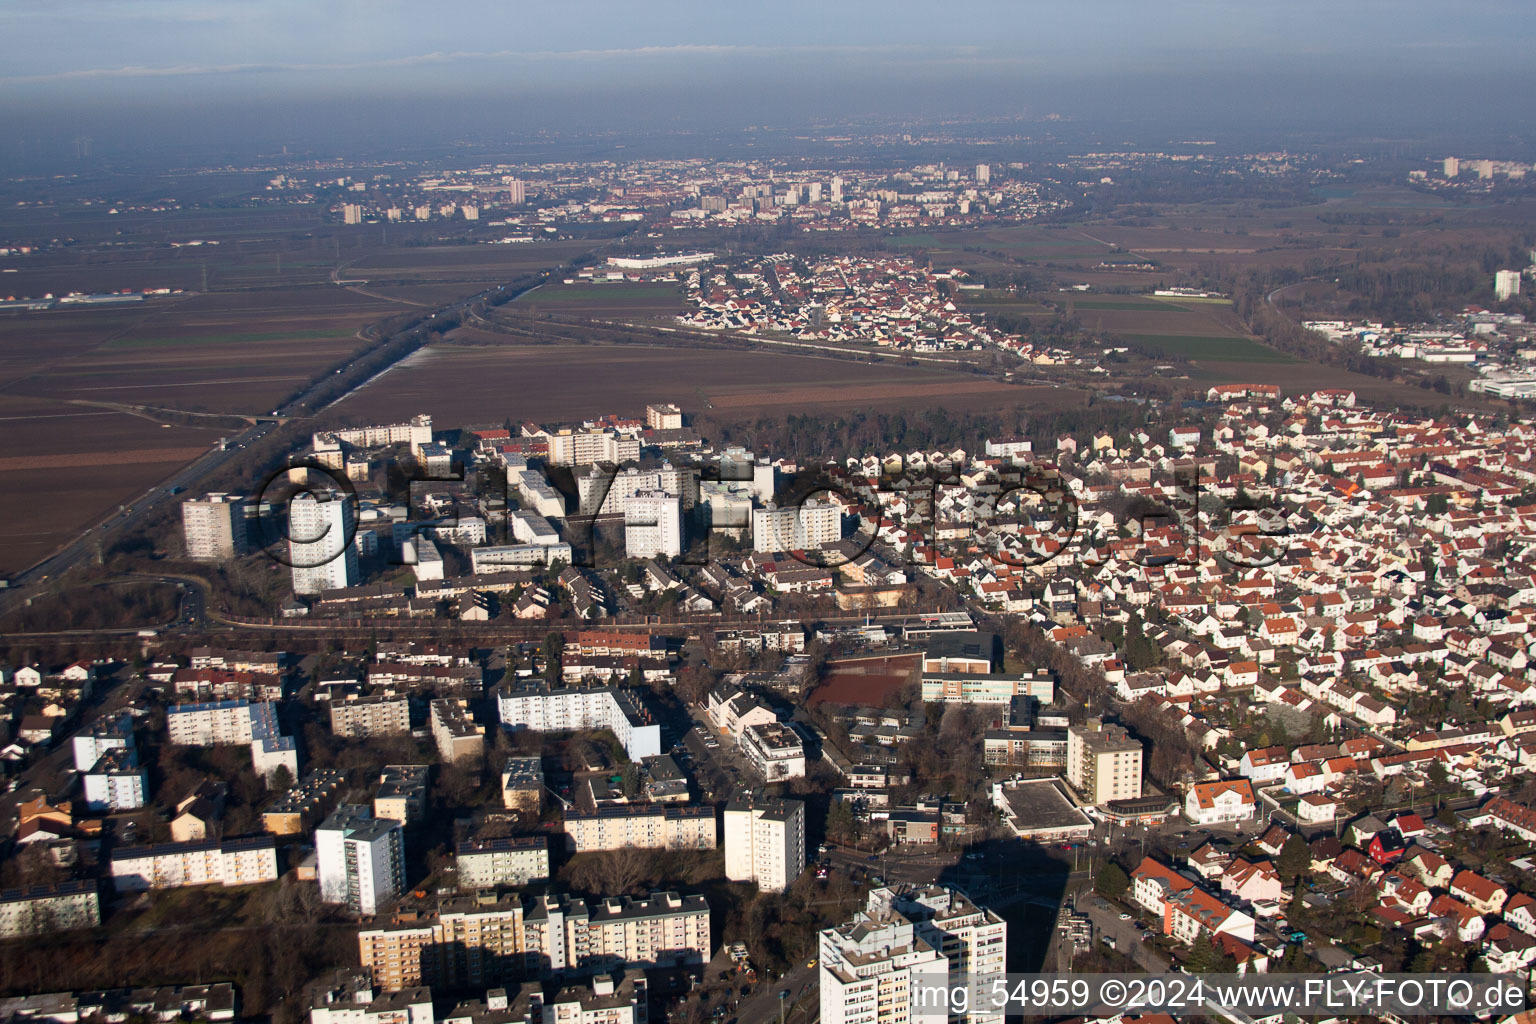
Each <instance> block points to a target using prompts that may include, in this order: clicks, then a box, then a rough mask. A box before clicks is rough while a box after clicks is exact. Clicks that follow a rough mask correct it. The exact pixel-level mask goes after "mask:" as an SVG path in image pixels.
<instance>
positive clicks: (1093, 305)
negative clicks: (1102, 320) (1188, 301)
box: [1067, 299, 1189, 313]
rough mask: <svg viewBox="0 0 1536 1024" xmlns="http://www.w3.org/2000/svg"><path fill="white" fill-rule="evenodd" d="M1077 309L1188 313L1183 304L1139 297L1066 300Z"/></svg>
mask: <svg viewBox="0 0 1536 1024" xmlns="http://www.w3.org/2000/svg"><path fill="white" fill-rule="evenodd" d="M1067 301H1069V302H1071V303H1072V305H1074V306H1076V307H1077V308H1078V309H1129V310H1146V311H1149V312H1155V313H1168V312H1176V313H1188V312H1189V310H1187V309H1185V308H1184V307H1183V306H1175V305H1174V304H1173V303H1171V302H1146V301H1143V300H1140V299H1127V300H1126V301H1125V302H1116V301H1114V300H1113V299H1089V300H1088V301H1086V302H1084V301H1081V300H1076V299H1069V300H1067Z"/></svg>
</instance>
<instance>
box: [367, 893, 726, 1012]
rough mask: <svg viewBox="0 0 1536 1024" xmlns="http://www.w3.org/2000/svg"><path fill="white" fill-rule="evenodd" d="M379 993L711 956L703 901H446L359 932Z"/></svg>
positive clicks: (659, 897)
mask: <svg viewBox="0 0 1536 1024" xmlns="http://www.w3.org/2000/svg"><path fill="white" fill-rule="evenodd" d="M358 951H359V956H360V960H361V963H362V966H364V967H366V968H368V969H369V970H371V971H372V972H373V976H374V978H375V979H376V980H377V983H378V985H379V987H380V988H381V989H383V990H385V991H399V990H402V989H407V988H410V987H412V986H416V985H436V986H442V987H445V988H483V987H485V986H487V985H494V984H499V983H502V982H507V981H518V980H522V979H525V978H528V977H537V976H540V975H545V976H547V975H552V974H560V973H564V972H583V973H585V972H602V971H611V970H615V969H621V968H651V967H673V966H692V965H701V964H704V963H706V962H707V961H708V960H709V958H710V956H711V954H712V953H713V951H714V950H713V945H712V943H711V933H710V923H709V904H708V903H707V902H706V901H705V899H704V897H702V896H684V895H681V894H679V893H676V892H657V893H652V894H651V895H650V896H648V897H645V898H638V899H637V898H634V897H630V896H621V897H619V896H616V897H608V898H605V899H600V900H594V901H590V902H589V901H586V900H581V899H576V898H573V897H570V896H566V895H561V894H552V895H546V896H538V897H535V898H534V899H532V900H531V901H530V902H529V903H528V904H527V905H524V904H523V903H522V902H521V901H520V900H518V899H516V898H514V897H504V898H502V899H500V900H486V899H482V898H475V897H467V896H462V897H451V898H447V899H441V900H439V901H438V904H437V907H436V909H434V910H429V911H427V912H425V913H420V912H411V913H405V914H397V915H395V917H394V918H393V919H392V920H388V921H380V922H375V923H374V924H372V925H371V926H367V925H365V926H364V928H363V929H362V931H360V932H359V933H358Z"/></svg>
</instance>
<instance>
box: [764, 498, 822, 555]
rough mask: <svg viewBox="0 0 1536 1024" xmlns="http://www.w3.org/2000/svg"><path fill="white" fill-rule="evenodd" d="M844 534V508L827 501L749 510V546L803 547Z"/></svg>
mask: <svg viewBox="0 0 1536 1024" xmlns="http://www.w3.org/2000/svg"><path fill="white" fill-rule="evenodd" d="M842 538H843V510H842V508H840V507H839V506H837V505H834V504H832V503H831V502H827V501H807V502H805V503H804V504H800V505H789V506H786V507H784V508H759V509H754V510H753V511H752V550H753V551H761V552H765V553H768V554H772V553H775V552H779V551H804V550H807V549H811V548H819V547H821V546H822V545H823V544H834V543H836V542H837V541H839V540H842Z"/></svg>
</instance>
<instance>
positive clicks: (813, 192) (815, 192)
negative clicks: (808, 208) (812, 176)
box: [805, 181, 821, 203]
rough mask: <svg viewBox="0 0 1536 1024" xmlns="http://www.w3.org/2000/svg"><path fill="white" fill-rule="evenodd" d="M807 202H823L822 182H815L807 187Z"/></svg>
mask: <svg viewBox="0 0 1536 1024" xmlns="http://www.w3.org/2000/svg"><path fill="white" fill-rule="evenodd" d="M805 201H806V202H808V203H819V202H821V182H819V181H813V182H811V183H810V184H809V185H807V186H805Z"/></svg>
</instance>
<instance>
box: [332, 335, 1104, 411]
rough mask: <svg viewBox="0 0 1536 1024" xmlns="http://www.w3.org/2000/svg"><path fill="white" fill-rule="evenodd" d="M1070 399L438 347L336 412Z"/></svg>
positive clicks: (670, 360) (743, 364) (645, 351)
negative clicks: (669, 404) (670, 404)
mask: <svg viewBox="0 0 1536 1024" xmlns="http://www.w3.org/2000/svg"><path fill="white" fill-rule="evenodd" d="M1082 399H1083V396H1082V393H1081V392H1078V391H1075V390H1073V389H1070V388H1052V387H1020V386H1017V385H1012V384H1005V383H1002V382H1000V381H996V380H992V379H988V378H985V377H978V376H975V375H971V374H965V373H957V372H954V371H950V370H943V369H933V368H928V367H919V366H904V365H901V364H898V363H894V362H881V363H873V364H872V363H865V362H859V361H854V360H847V359H834V358H829V357H824V356H815V355H799V354H793V353H787V352H772V351H761V350H755V351H739V350H731V349H714V348H663V347H657V346H648V345H638V344H636V345H609V344H587V345H582V344H569V343H559V344H546V345H539V344H532V345H529V344H499V345H495V346H483V347H467V346H466V347H456V346H453V345H439V346H432V347H430V348H427V349H423V350H422V351H420V352H418V353H416V354H415V355H413V356H412V357H411V358H410V359H408V360H407V361H406V362H405V363H402V364H401V365H400V366H398V367H397V368H396V369H394V370H392V371H391V372H389V373H388V374H385V375H384V376H383V377H381V378H379V379H378V380H376V381H374V382H373V383H371V384H369V385H368V386H367V387H365V388H363V389H362V390H361V391H358V392H357V393H355V394H354V395H352V396H351V397H350V398H348V399H347V400H346V401H344V402H342V403H341V404H340V405H338V406H337V407H336V409H335V410H334V411H335V412H337V413H339V414H341V415H343V416H345V417H346V418H347V419H348V420H353V421H357V422H373V421H375V420H378V419H379V418H380V417H385V418H388V417H391V416H392V417H396V418H398V417H400V416H404V415H413V414H415V413H418V412H425V413H430V414H432V415H433V416H434V417H437V418H439V419H440V421H441V422H443V423H470V422H474V423H487V422H499V421H502V420H505V419H509V418H510V419H511V420H513V421H516V420H519V419H533V420H549V421H553V422H568V421H570V420H572V419H576V418H579V417H583V416H593V415H598V414H602V413H610V412H619V413H624V412H638V411H639V410H641V409H642V408H643V407H644V406H645V405H646V404H647V403H649V402H676V403H678V404H680V405H682V406H683V408H685V409H688V410H690V411H693V412H699V413H703V412H709V413H710V415H712V416H713V417H715V418H716V419H722V418H723V419H731V420H741V421H751V420H755V419H757V418H759V417H762V416H784V415H786V414H789V413H794V412H818V411H820V412H826V411H832V410H838V409H849V408H865V407H868V408H873V409H897V408H900V409H911V408H916V407H933V406H944V407H946V408H948V409H952V410H956V411H959V410H973V411H982V410H996V409H1011V408H1016V407H1018V406H1020V405H1025V404H1033V405H1036V406H1046V407H1053V408H1061V407H1068V406H1075V405H1078V404H1081V402H1082Z"/></svg>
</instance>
